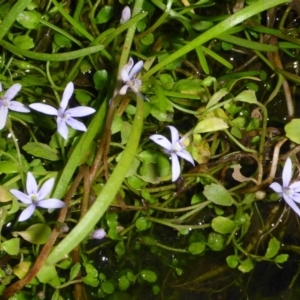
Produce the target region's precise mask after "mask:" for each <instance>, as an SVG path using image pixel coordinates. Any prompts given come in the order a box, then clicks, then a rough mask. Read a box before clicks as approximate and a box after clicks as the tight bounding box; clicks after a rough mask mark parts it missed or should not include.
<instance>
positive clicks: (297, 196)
mask: <svg viewBox="0 0 300 300" xmlns="http://www.w3.org/2000/svg"><path fill="white" fill-rule="evenodd" d="M293 200H294V201H295V202H297V203H300V194H299V193H294V194H293Z"/></svg>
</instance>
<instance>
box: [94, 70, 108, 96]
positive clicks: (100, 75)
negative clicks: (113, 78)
mask: <svg viewBox="0 0 300 300" xmlns="http://www.w3.org/2000/svg"><path fill="white" fill-rule="evenodd" d="M107 80H108V74H107V71H106V70H98V71H96V72H95V74H94V76H93V81H94V86H95V89H96V90H97V91H102V90H103V89H104V87H105V86H106V83H107Z"/></svg>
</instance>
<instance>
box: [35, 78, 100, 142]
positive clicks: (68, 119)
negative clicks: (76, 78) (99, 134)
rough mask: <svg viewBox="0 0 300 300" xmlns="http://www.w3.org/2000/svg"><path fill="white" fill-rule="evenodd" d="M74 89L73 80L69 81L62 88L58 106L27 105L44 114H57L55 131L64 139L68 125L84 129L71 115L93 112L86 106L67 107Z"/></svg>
mask: <svg viewBox="0 0 300 300" xmlns="http://www.w3.org/2000/svg"><path fill="white" fill-rule="evenodd" d="M73 91H74V84H73V82H69V83H68V84H67V86H66V88H65V90H64V93H63V96H62V100H61V103H60V107H59V109H58V110H57V109H56V108H54V107H52V106H50V105H47V104H42V103H34V104H30V105H29V107H31V108H33V109H35V110H37V111H39V112H42V113H44V114H46V115H52V116H57V119H56V121H57V131H58V133H59V134H60V135H61V136H62V137H63V138H64V139H65V140H66V139H67V138H68V132H69V131H68V127H67V125H69V126H70V127H72V128H73V129H75V130H80V131H86V127H85V125H84V124H83V123H82V122H79V121H77V120H75V119H74V118H73V117H85V116H88V115H90V114H93V113H94V112H95V109H93V108H91V107H87V106H78V107H74V108H69V109H67V106H68V103H69V100H70V98H71V96H72V94H73Z"/></svg>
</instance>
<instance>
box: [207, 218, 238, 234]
mask: <svg viewBox="0 0 300 300" xmlns="http://www.w3.org/2000/svg"><path fill="white" fill-rule="evenodd" d="M211 227H212V228H213V230H214V231H216V232H218V233H222V234H226V233H231V232H232V231H233V230H234V228H235V227H236V223H235V222H234V221H232V220H230V219H228V218H225V217H222V216H218V217H216V218H214V219H213V220H212V222H211Z"/></svg>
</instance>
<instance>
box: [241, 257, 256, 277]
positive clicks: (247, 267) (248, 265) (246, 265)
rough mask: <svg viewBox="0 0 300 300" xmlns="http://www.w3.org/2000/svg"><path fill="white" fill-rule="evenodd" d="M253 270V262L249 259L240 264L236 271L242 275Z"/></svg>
mask: <svg viewBox="0 0 300 300" xmlns="http://www.w3.org/2000/svg"><path fill="white" fill-rule="evenodd" d="M253 268H254V265H253V262H252V260H251V259H250V258H247V259H246V260H244V261H241V262H240V265H239V266H238V269H239V270H240V271H241V272H243V273H248V272H250V271H251V270H252V269H253Z"/></svg>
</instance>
